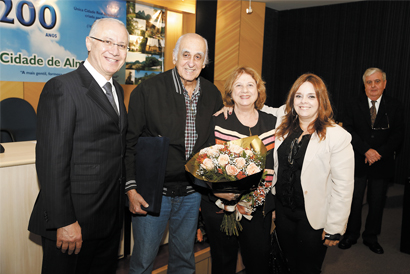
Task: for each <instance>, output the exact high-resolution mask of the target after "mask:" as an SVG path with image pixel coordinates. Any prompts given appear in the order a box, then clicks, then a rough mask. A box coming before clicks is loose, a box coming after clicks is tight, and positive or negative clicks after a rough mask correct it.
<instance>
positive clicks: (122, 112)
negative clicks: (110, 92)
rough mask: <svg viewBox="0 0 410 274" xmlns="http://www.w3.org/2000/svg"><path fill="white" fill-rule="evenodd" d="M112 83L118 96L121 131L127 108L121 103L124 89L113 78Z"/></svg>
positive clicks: (125, 120)
mask: <svg viewBox="0 0 410 274" xmlns="http://www.w3.org/2000/svg"><path fill="white" fill-rule="evenodd" d="M113 83H114V86H115V89H116V91H117V96H118V105H119V107H120V121H121V123H120V129H121V131H122V130H123V129H124V127H125V126H126V124H127V109H126V108H125V104H123V103H122V102H124V90H123V89H122V87H121V86H120V84H118V82H117V81H115V80H114V81H113ZM111 108H112V107H111Z"/></svg>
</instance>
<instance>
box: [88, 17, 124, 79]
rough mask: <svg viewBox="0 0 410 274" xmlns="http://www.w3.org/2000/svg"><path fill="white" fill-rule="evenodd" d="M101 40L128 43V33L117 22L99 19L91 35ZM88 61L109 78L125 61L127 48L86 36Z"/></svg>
mask: <svg viewBox="0 0 410 274" xmlns="http://www.w3.org/2000/svg"><path fill="white" fill-rule="evenodd" d="M92 36H93V37H95V38H98V39H101V40H109V41H111V42H113V43H115V44H123V45H128V33H127V30H126V29H125V27H124V26H122V25H120V24H119V23H117V22H112V21H101V22H100V23H99V24H98V26H97V30H96V32H95V33H93V35H92ZM86 46H87V50H88V61H89V62H90V64H91V65H92V66H93V67H94V68H95V69H96V70H97V71H98V72H99V73H100V74H101V75H103V76H104V77H105V79H107V80H109V79H110V78H111V77H112V76H113V74H114V73H116V72H117V71H118V70H119V69H120V68H121V67H122V65H124V63H125V58H126V57H127V50H121V49H119V48H118V47H117V46H116V45H112V46H107V45H106V43H104V42H101V41H98V40H96V39H92V38H91V37H89V36H88V37H87V38H86Z"/></svg>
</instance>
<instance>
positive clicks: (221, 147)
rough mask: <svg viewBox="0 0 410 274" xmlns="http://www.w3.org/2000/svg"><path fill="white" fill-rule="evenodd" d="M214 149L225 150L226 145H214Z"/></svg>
mask: <svg viewBox="0 0 410 274" xmlns="http://www.w3.org/2000/svg"><path fill="white" fill-rule="evenodd" d="M213 147H214V148H216V149H217V150H221V149H223V148H224V145H214V146H213Z"/></svg>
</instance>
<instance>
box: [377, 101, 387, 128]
mask: <svg viewBox="0 0 410 274" xmlns="http://www.w3.org/2000/svg"><path fill="white" fill-rule="evenodd" d="M385 100H386V96H385V95H384V96H383V97H382V99H381V100H380V106H379V110H378V111H377V115H376V120H375V121H374V127H375V128H376V125H378V124H379V123H380V121H381V120H383V119H384V118H383V117H384V116H385V115H386V113H387V109H386V108H387V107H386V101H385Z"/></svg>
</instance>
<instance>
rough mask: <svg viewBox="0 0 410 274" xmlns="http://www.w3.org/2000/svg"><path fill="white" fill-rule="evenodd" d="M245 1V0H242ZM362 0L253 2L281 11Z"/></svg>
mask: <svg viewBox="0 0 410 274" xmlns="http://www.w3.org/2000/svg"><path fill="white" fill-rule="evenodd" d="M242 1H246V0H242ZM251 1H252V0H251ZM359 1H364V0H316V1H311V0H253V2H265V3H266V7H268V8H271V9H274V10H277V11H281V10H291V9H300V8H309V7H317V6H326V5H333V4H341V3H349V2H359Z"/></svg>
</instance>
